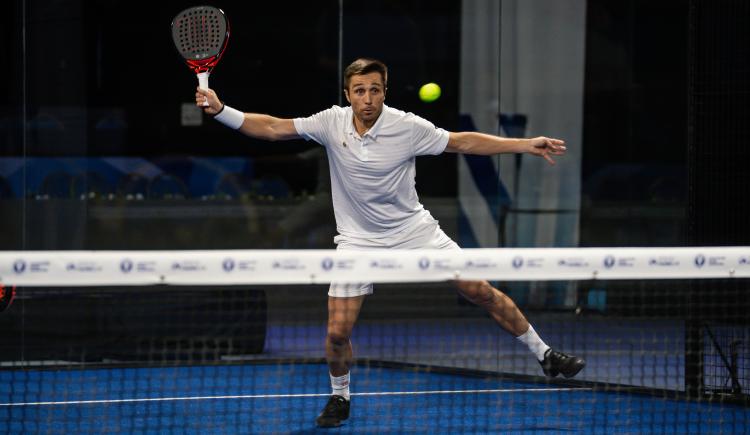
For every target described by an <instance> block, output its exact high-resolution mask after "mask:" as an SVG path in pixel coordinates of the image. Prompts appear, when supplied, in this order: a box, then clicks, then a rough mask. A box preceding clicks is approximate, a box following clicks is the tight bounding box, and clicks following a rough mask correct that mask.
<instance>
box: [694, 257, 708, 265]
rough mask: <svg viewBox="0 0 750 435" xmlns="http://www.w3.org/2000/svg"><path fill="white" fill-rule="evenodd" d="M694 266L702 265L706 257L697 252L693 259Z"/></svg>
mask: <svg viewBox="0 0 750 435" xmlns="http://www.w3.org/2000/svg"><path fill="white" fill-rule="evenodd" d="M693 262H694V263H695V266H696V267H703V265H704V264H706V257H705V256H704V255H703V254H698V255H696V256H695V260H693Z"/></svg>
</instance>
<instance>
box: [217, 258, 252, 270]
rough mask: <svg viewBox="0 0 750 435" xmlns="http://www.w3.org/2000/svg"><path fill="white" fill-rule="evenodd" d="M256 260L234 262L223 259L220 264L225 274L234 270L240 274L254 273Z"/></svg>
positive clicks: (229, 259)
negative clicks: (240, 272)
mask: <svg viewBox="0 0 750 435" xmlns="http://www.w3.org/2000/svg"><path fill="white" fill-rule="evenodd" d="M256 264H257V261H256V260H235V259H234V258H225V259H224V261H222V262H221V268H222V269H223V270H224V272H226V273H232V272H234V271H235V270H238V271H242V272H254V271H255V269H256Z"/></svg>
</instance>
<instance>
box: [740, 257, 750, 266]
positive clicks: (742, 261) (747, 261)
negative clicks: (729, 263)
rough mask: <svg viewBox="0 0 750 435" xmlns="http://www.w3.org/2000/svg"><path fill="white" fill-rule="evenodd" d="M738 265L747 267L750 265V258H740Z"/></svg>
mask: <svg viewBox="0 0 750 435" xmlns="http://www.w3.org/2000/svg"><path fill="white" fill-rule="evenodd" d="M738 263H739V264H740V265H742V266H747V265H748V264H750V257H740V259H739V261H738Z"/></svg>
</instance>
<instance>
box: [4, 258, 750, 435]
mask: <svg viewBox="0 0 750 435" xmlns="http://www.w3.org/2000/svg"><path fill="white" fill-rule="evenodd" d="M748 259H750V248H747V247H736V248H658V249H657V248H653V249H652V248H649V249H645V248H644V249H634V248H617V249H606V248H603V249H502V250H495V249H489V250H487V249H477V250H473V249H467V250H463V251H460V252H446V251H380V252H357V253H350V254H346V253H342V252H341V251H339V252H335V251H324V250H320V251H318V250H304V251H292V250H287V251H236V250H233V251H163V252H162V251H100V252H96V251H47V252H28V251H24V252H3V253H0V277H2V281H3V282H4V283H5V284H6V286H11V285H17V286H18V289H17V298H16V301H15V302H14V304H13V305H11V306H10V307H9V308H8V309H7V310H6V311H5V312H4V313H2V314H0V327H1V328H2V331H3V332H4V333H3V334H2V337H3V338H2V340H1V341H0V349H1V351H0V368H1V370H0V377H2V382H0V429H2V430H3V431H5V432H8V433H18V432H24V431H28V432H40V433H59V432H67V433H71V432H76V433H81V432H102V431H124V432H140V431H145V432H180V433H184V432H201V433H243V432H277V433H278V432H282V433H286V432H304V431H311V430H313V429H314V428H315V417H316V415H317V414H318V413H319V412H320V411H321V410H322V408H323V405H324V404H325V402H326V400H327V397H328V396H329V395H330V394H331V386H330V381H329V376H328V369H327V366H326V363H325V353H324V343H325V337H326V322H327V314H328V312H327V305H326V300H327V296H326V292H327V289H328V284H327V282H330V281H331V280H347V281H352V282H353V281H354V280H356V282H362V281H373V282H375V283H376V285H375V292H374V294H373V295H372V296H368V297H367V298H366V301H365V303H364V305H363V307H362V311H361V312H360V313H359V320H358V321H357V323H356V326H355V328H354V331H353V333H352V340H351V341H352V344H353V348H354V353H355V354H354V365H353V367H352V370H351V393H352V396H351V397H352V402H351V403H352V411H351V417H350V419H349V420H347V421H346V422H345V430H348V431H352V432H423V431H439V432H441V433H443V432H463V433H466V432H470V433H471V432H478V433H481V432H485V433H487V432H493V433H498V432H510V431H529V432H534V431H541V430H552V431H578V432H592V433H602V432H607V433H609V432H639V433H646V432H648V433H665V432H669V433H674V432H678V433H680V432H682V433H684V432H694V431H696V432H711V433H742V432H746V431H747V427H748V408H747V407H748V405H749V404H750V401H749V400H748V392H749V385H748V382H749V381H750V379H749V378H750V367H748V359H749V358H750V342H749V341H748V340H749V339H750V325H749V324H748V317H747V315H746V313H747V312H748V311H747V310H748V308H750V307H748V302H747V300H748V298H747V294H748V289H749V287H750V280H748V277H750V261H748ZM482 277H485V278H488V279H490V280H492V283H493V284H495V285H496V286H497V287H498V288H500V289H502V290H503V291H504V292H505V293H507V294H508V295H509V296H511V297H512V298H513V299H514V300H515V301H516V303H517V304H518V305H519V307H520V308H521V309H522V311H523V312H524V314H525V315H526V317H527V318H528V320H529V321H530V323H531V324H532V325H533V326H534V328H535V330H536V331H537V332H538V333H539V335H540V336H541V338H542V339H543V340H544V341H545V342H546V343H547V344H549V345H550V346H552V347H553V348H555V349H558V350H561V351H563V352H567V353H570V354H574V355H577V356H580V357H583V358H585V359H586V362H587V366H586V367H585V368H584V369H583V371H581V372H580V373H579V374H578V375H577V376H575V377H574V378H571V379H567V378H564V377H561V376H558V377H555V378H549V377H546V376H544V374H543V373H542V369H541V367H540V365H539V364H538V362H537V361H536V358H535V357H534V355H533V354H532V353H530V352H529V350H528V349H527V348H526V346H525V345H523V344H522V343H520V342H519V340H517V339H516V338H514V337H513V336H512V335H510V334H508V333H506V332H505V331H503V330H502V329H501V328H500V327H498V326H497V324H496V323H495V322H494V321H493V320H492V319H491V318H490V317H489V316H488V315H487V313H486V311H484V310H483V309H481V308H479V307H477V306H475V305H473V304H471V303H469V302H468V301H466V300H465V299H464V298H462V297H461V296H459V295H458V294H457V293H456V291H455V290H454V287H453V284H452V283H451V280H453V279H482Z"/></svg>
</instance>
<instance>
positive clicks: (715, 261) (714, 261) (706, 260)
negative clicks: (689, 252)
mask: <svg viewBox="0 0 750 435" xmlns="http://www.w3.org/2000/svg"><path fill="white" fill-rule="evenodd" d="M726 261H727V257H725V256H723V255H719V256H709V257H706V256H705V255H703V254H698V255H696V256H695V260H694V263H695V267H699V268H700V267H703V266H705V265H708V266H709V267H710V266H714V267H721V266H725V265H726Z"/></svg>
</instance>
